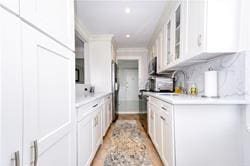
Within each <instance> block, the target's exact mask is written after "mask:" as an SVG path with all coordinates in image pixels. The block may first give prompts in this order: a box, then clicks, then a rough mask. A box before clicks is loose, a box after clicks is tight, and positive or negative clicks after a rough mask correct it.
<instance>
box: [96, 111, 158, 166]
mask: <svg viewBox="0 0 250 166" xmlns="http://www.w3.org/2000/svg"><path fill="white" fill-rule="evenodd" d="M118 120H136V123H137V125H138V127H139V129H140V130H141V132H143V133H145V131H144V129H143V127H142V126H141V123H140V121H139V115H119V116H118ZM114 125H115V123H113V124H112V125H111V126H110V128H109V130H108V132H107V134H106V136H105V137H104V141H103V144H102V145H101V146H100V148H99V150H98V152H97V153H96V156H95V158H94V160H93V162H92V164H91V165H92V166H104V161H105V158H106V155H107V153H108V150H109V148H110V145H111V136H112V131H113V128H114ZM144 144H145V145H146V147H147V153H148V157H149V158H150V160H151V162H152V165H153V166H163V164H162V161H161V159H160V157H159V155H158V153H157V151H156V149H155V148H154V145H153V143H152V142H151V140H150V138H149V136H147V137H146V139H145V142H144Z"/></svg>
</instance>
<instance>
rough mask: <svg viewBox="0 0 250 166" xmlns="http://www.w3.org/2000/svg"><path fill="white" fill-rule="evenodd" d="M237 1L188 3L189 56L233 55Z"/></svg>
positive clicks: (236, 46)
mask: <svg viewBox="0 0 250 166" xmlns="http://www.w3.org/2000/svg"><path fill="white" fill-rule="evenodd" d="M239 18H240V17H239V3H238V2H237V0H221V1H211V0H209V1H208V0H207V1H190V2H189V3H188V31H187V34H188V35H187V36H188V42H187V46H188V54H187V56H194V55H197V54H202V53H229V52H236V51H237V49H238V42H239V41H238V39H239Z"/></svg>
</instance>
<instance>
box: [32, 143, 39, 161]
mask: <svg viewBox="0 0 250 166" xmlns="http://www.w3.org/2000/svg"><path fill="white" fill-rule="evenodd" d="M33 148H34V166H37V162H38V143H37V140H35V141H34V142H33Z"/></svg>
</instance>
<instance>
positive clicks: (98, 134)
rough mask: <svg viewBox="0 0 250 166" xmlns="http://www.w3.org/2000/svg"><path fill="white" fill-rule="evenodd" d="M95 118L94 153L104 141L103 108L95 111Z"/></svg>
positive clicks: (93, 121)
mask: <svg viewBox="0 0 250 166" xmlns="http://www.w3.org/2000/svg"><path fill="white" fill-rule="evenodd" d="M94 112H95V114H94V118H93V120H92V128H93V151H94V152H95V151H97V149H98V147H99V145H100V144H101V141H102V107H99V106H97V108H96V109H95V110H94Z"/></svg>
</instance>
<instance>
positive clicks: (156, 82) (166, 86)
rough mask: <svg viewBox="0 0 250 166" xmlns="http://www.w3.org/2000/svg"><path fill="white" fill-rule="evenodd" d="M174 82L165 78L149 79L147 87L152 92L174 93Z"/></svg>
mask: <svg viewBox="0 0 250 166" xmlns="http://www.w3.org/2000/svg"><path fill="white" fill-rule="evenodd" d="M174 86H175V81H174V79H173V78H167V77H159V76H155V77H150V78H149V87H150V91H152V92H174V88H175V87H174Z"/></svg>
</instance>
